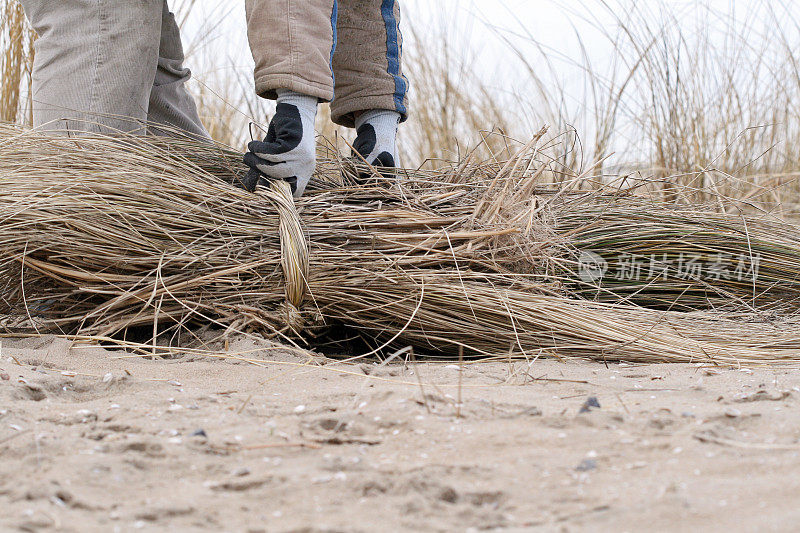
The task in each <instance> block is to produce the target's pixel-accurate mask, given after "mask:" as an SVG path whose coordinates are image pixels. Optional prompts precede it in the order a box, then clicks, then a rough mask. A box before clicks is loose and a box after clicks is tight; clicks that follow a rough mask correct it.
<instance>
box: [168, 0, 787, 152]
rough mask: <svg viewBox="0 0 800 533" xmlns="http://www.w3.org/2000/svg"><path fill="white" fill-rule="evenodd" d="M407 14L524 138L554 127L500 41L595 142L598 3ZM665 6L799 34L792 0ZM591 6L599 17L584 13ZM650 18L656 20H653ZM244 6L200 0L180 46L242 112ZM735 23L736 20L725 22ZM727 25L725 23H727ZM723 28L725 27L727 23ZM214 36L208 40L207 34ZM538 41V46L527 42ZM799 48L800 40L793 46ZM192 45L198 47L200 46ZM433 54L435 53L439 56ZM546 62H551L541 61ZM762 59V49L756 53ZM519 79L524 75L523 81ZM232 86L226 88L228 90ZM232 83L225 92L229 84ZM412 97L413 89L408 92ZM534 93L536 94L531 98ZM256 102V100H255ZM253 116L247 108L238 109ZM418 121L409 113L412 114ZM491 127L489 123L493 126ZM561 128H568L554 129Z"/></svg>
mask: <svg viewBox="0 0 800 533" xmlns="http://www.w3.org/2000/svg"><path fill="white" fill-rule="evenodd" d="M401 1H402V4H401V5H402V7H403V11H404V21H403V26H404V32H405V35H406V37H407V40H406V41H407V42H406V45H407V47H409V46H414V43H413V42H412V40H411V39H409V38H408V37H409V34H410V30H411V26H412V25H413V28H414V29H415V31H418V32H420V33H421V34H423V35H428V34H431V33H441V32H443V31H445V32H446V33H447V35H448V36H449V38H450V42H451V44H452V50H455V51H456V52H457V53H460V54H462V55H463V58H464V59H465V60H467V61H468V62H469V65H470V67H471V68H473V70H474V72H475V74H476V76H478V77H480V78H481V79H482V80H483V81H484V82H486V83H487V84H488V85H489V86H490V87H492V88H493V90H494V91H496V94H497V95H498V96H497V97H498V98H499V99H502V100H503V101H504V102H506V103H507V105H508V106H509V107H510V108H513V109H512V112H517V113H518V116H519V121H518V122H519V124H520V131H517V132H514V133H515V134H517V135H519V136H521V137H522V138H524V137H525V136H526V135H527V136H529V135H532V134H533V133H535V132H536V131H538V130H539V128H540V127H541V126H542V122H543V121H549V122H551V123H552V120H553V117H552V116H544V115H542V114H539V113H538V106H541V103H540V100H539V99H538V98H537V97H536V96H535V95H534V94H533V92H534V91H533V87H532V84H531V79H530V76H528V75H526V74H525V73H524V71H522V70H521V69H520V62H519V59H518V58H517V57H516V56H514V54H512V53H511V52H510V51H509V47H508V45H507V44H506V43H503V42H502V39H501V38H500V35H502V36H505V38H507V39H508V40H509V41H510V42H511V44H512V45H513V46H514V47H515V48H517V49H518V50H519V51H520V52H521V54H522V55H523V56H524V57H525V58H526V59H528V60H529V61H530V63H531V64H532V65H534V67H536V68H537V70H539V69H541V71H540V72H537V73H538V74H539V75H541V76H542V77H544V78H546V79H547V80H548V81H549V83H552V84H555V85H556V86H558V87H561V88H562V90H560V91H555V92H557V93H559V94H561V95H563V98H564V101H563V102H559V105H560V106H561V107H562V108H563V112H564V114H565V115H566V118H565V119H564V120H565V121H566V122H569V124H570V125H574V126H575V127H576V128H577V129H578V131H579V133H580V134H581V135H582V136H589V137H590V136H591V132H590V131H586V130H591V128H592V127H593V123H592V122H593V120H594V119H593V113H592V109H589V108H588V106H590V105H591V104H589V103H588V102H587V99H586V91H587V86H586V77H585V76H584V73H583V71H582V69H581V67H580V66H579V64H580V63H581V52H582V49H581V46H580V45H579V40H578V38H577V37H576V35H579V36H580V41H582V43H583V45H584V47H585V53H586V54H587V56H588V58H589V60H590V61H591V63H592V69H593V70H594V71H595V72H605V71H606V70H609V71H610V70H612V68H613V64H614V61H615V59H616V60H618V59H619V57H618V56H619V54H618V53H617V52H616V51H615V49H614V45H613V43H612V42H610V41H609V39H608V37H607V36H604V35H603V32H602V31H601V28H606V29H607V31H609V33H611V34H615V33H616V32H617V30H616V23H615V20H614V16H613V15H612V14H611V13H610V12H609V11H608V10H603V9H602V8H600V7H599V5H600V2H599V1H597V0H586V1H584V0H401ZM184 2H186V0H170V6H171V7H172V8H173V10H178V12H179V10H180V5H181V4H182V3H184ZM605 3H606V5H607V6H609V8H610V9H611V10H612V11H613V13H614V14H617V15H619V16H624V15H625V13H627V11H626V8H625V6H629V5H630V3H631V1H630V0H607V1H606V2H605ZM638 3H639V7H642V8H643V11H644V12H645V13H646V15H645V16H646V17H647V18H648V19H650V18H652V22H653V23H654V24H657V23H658V19H659V13H657V12H652V13H650V12H648V11H647V10H648V9H651V8H653V9H656V10H657V9H658V5H660V4H659V2H651V1H649V0H639V2H638ZM663 4H665V5H667V6H669V8H670V9H671V10H672V11H673V13H675V14H676V15H675V16H676V20H677V21H678V24H680V25H681V26H682V27H683V25H686V27H687V28H691V27H692V26H693V25H694V24H696V23H697V21H698V17H709V16H712V15H710V14H709V11H706V10H705V9H704V8H702V6H708V7H710V8H711V11H712V12H714V13H717V14H720V15H722V16H727V17H730V16H734V17H735V18H736V20H737V23H739V22H740V21H741V22H742V23H744V22H745V21H746V20H747V18H748V16H750V15H749V14H751V13H752V12H753V9H755V8H756V6H758V5H761V6H762V7H763V6H764V5H767V6H769V7H770V8H772V9H777V10H780V9H784V10H790V11H791V12H792V13H793V14H794V16H795V17H797V18H794V19H792V18H791V17H787V18H786V20H785V22H786V28H785V30H786V31H787V32H790V33H791V32H793V33H792V34H793V35H794V34H798V33H800V31H799V30H798V27H797V26H796V22H797V21H798V20H800V2H795V1H792V0H787V1H786V2H783V1H770V0H750V1H748V0H738V1H736V0H703V1H702V2H699V1H697V0H694V1H692V0H664V1H663ZM589 5H593V6H595V7H594V9H589V8H588V7H587V6H589ZM651 15H652V17H651ZM244 18H245V17H244V2H243V1H241V0H235V1H232V0H196V2H195V7H194V10H193V12H192V15H191V17H190V18H189V19H188V20H187V23H186V25H185V27H184V41H185V42H186V45H187V52H188V53H189V56H190V57H189V60H188V64H189V66H190V67H191V68H192V69H193V71H194V73H195V76H196V77H197V78H198V79H199V80H200V81H201V82H202V83H204V84H206V85H207V86H208V87H210V88H212V89H213V90H214V91H215V92H220V93H224V94H222V96H223V97H224V98H225V99H226V101H228V102H231V103H232V104H233V105H237V107H242V106H244V105H245V104H236V102H240V101H242V102H244V101H245V100H247V99H248V98H246V96H247V93H248V92H249V93H252V91H253V89H252V81H251V71H252V60H251V58H250V55H249V48H248V46H247V39H246V33H245V20H244ZM727 21H730V18H728V19H727ZM727 21H726V22H725V23H727ZM721 25H724V23H723V24H721ZM209 35H210V36H213V38H212V39H208V36H209ZM531 38H533V39H535V40H537V41H538V45H537V44H534V43H533V42H531ZM795 42H798V40H795ZM193 43H201V44H200V45H199V46H196V45H194V44H193ZM431 53H436V51H435V50H433V51H432V52H431ZM542 53H544V54H547V56H548V58H549V60H550V61H551V64H550V65H548V64H547V63H546V62H545V61H542V60H541V54H542ZM753 53H754V54H757V53H758V51H753ZM521 72H522V74H520V73H521ZM226 80H230V83H227V84H226ZM226 85H227V86H226ZM411 90H412V91H413V85H412V89H411ZM528 95H530V96H528ZM250 100H252V98H250ZM269 110H270V107H269V105H268V104H267V105H265V106H263V107H262V108H261V109H259V110H256V111H253V112H252V115H256V116H252V118H254V119H255V120H256V121H261V122H266V120H267V117H266V116H263V117H262V116H258V115H261V114H267V113H269ZM241 111H243V112H244V113H248V110H247V109H243V108H242V109H241ZM412 113H413V109H412ZM491 126H492V125H487V128H491ZM556 126H559V127H563V126H564V124H559V125H556Z"/></svg>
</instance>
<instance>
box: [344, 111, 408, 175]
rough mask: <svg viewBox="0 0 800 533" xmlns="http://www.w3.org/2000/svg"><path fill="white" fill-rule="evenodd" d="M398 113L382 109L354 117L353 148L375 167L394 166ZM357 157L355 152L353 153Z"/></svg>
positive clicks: (398, 121)
mask: <svg viewBox="0 0 800 533" xmlns="http://www.w3.org/2000/svg"><path fill="white" fill-rule="evenodd" d="M400 118H401V117H400V113H397V112H395V111H389V110H384V109H373V110H370V111H365V112H364V113H362V114H361V116H359V117H358V118H357V119H356V140H355V141H354V142H353V150H355V151H356V152H358V154H359V155H361V157H363V158H364V160H365V161H366V162H367V163H369V164H370V165H372V166H374V167H376V168H380V167H383V168H394V167H395V161H396V160H397V128H398V125H399V124H400ZM353 156H354V157H356V158H357V156H356V154H353Z"/></svg>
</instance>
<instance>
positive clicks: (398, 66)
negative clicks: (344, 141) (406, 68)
mask: <svg viewBox="0 0 800 533" xmlns="http://www.w3.org/2000/svg"><path fill="white" fill-rule="evenodd" d="M338 36H339V40H338V44H337V47H336V53H335V54H334V56H333V72H334V74H335V76H336V97H335V98H334V100H333V102H331V118H332V119H333V121H334V122H336V123H337V124H340V125H342V126H346V127H350V128H352V127H355V126H356V122H357V118H359V117H360V116H361V114H362V113H363V112H365V111H371V110H383V111H390V112H394V113H397V114H398V115H399V119H400V120H401V121H402V120H405V118H406V116H407V114H408V109H407V92H408V81H407V80H406V79H405V77H404V76H403V70H402V50H403V37H402V34H401V33H400V5H399V2H398V1H397V0H339V23H338ZM389 122H391V121H389ZM394 126H395V127H396V124H395V125H394Z"/></svg>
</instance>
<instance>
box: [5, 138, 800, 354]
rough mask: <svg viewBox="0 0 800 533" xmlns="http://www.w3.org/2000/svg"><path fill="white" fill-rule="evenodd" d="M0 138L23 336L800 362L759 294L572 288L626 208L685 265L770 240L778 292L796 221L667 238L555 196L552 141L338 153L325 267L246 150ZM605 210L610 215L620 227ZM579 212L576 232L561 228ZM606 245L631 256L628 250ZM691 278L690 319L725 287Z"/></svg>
mask: <svg viewBox="0 0 800 533" xmlns="http://www.w3.org/2000/svg"><path fill="white" fill-rule="evenodd" d="M0 139H2V140H1V141H0V191H2V193H0V213H3V218H2V221H1V222H2V225H3V228H4V231H3V235H2V237H0V270H2V271H3V272H4V278H5V279H12V280H16V281H15V282H13V283H11V286H10V291H9V292H7V293H6V294H7V297H6V300H7V301H6V309H5V312H4V313H3V314H4V315H6V316H7V318H6V320H5V322H4V323H5V327H6V330H7V331H10V332H12V333H14V332H19V331H22V330H27V331H31V329H33V328H34V327H35V328H39V329H40V331H45V330H47V331H52V330H53V329H55V330H57V331H59V330H60V331H61V332H63V333H65V334H77V335H79V336H81V337H86V336H95V337H96V338H108V337H110V336H112V335H115V334H118V333H120V332H122V331H124V330H125V329H126V328H129V327H131V326H145V325H146V326H147V327H148V328H150V327H152V330H153V331H154V332H158V333H160V335H161V337H160V341H159V342H163V341H164V339H169V336H170V335H173V336H175V335H177V334H178V333H179V332H180V333H181V334H182V335H184V336H185V335H189V336H191V331H192V328H193V327H196V326H198V325H208V324H217V325H219V326H222V327H225V328H227V329H228V330H229V331H243V332H258V333H262V334H265V335H267V336H272V337H278V338H280V339H282V340H284V341H286V342H290V343H295V344H302V343H304V342H311V343H312V345H313V339H314V338H315V336H317V335H320V334H323V333H325V332H329V331H330V330H331V329H337V328H341V327H346V328H348V330H350V331H355V332H358V333H359V334H360V335H361V336H362V337H363V339H364V340H365V341H366V342H367V343H368V344H370V345H371V346H373V347H374V348H375V352H376V353H378V352H379V351H381V350H383V349H390V348H391V349H396V348H402V347H404V346H409V345H410V346H414V347H415V348H416V350H417V351H418V353H427V354H431V355H444V356H455V355H459V354H463V355H467V356H483V357H526V358H535V357H539V356H558V357H568V356H582V357H592V358H600V359H604V360H615V359H623V360H628V361H682V362H685V361H696V362H715V363H729V364H737V363H758V362H770V363H777V362H783V363H795V362H796V361H797V360H798V358H800V329H798V327H797V324H796V323H795V319H794V318H793V316H792V314H791V313H787V314H783V315H779V314H776V313H774V312H765V311H763V310H762V306H761V301H762V300H759V299H755V300H753V299H746V298H745V296H744V295H742V297H741V298H740V299H741V300H747V301H746V302H744V304H742V305H738V306H736V307H735V308H732V310H729V311H727V312H723V311H720V310H711V311H707V312H699V311H695V312H689V313H687V312H679V311H675V310H656V309H649V308H646V307H644V306H641V305H636V304H635V303H632V302H631V301H630V299H629V298H627V297H628V296H629V294H627V293H626V292H625V291H620V295H618V296H613V295H614V293H613V292H606V295H607V297H606V300H607V301H608V303H598V302H591V301H589V300H587V299H583V298H580V297H578V295H577V294H576V293H575V291H574V290H572V289H571V288H570V285H574V284H576V283H579V282H580V272H579V271H577V270H574V269H573V270H572V271H570V269H568V268H566V269H565V268H563V266H564V265H569V264H574V262H575V261H576V252H577V249H576V244H580V243H581V242H582V240H581V239H584V240H585V239H587V237H586V236H585V235H583V234H582V233H581V231H582V230H583V231H587V232H589V233H591V230H592V229H593V228H597V227H598V224H597V221H601V224H600V226H602V225H603V224H602V222H603V221H608V222H609V223H608V224H606V226H607V228H613V226H614V221H615V220H617V219H618V217H620V216H622V213H624V214H625V216H627V217H628V219H629V226H628V229H629V230H630V233H631V234H633V235H636V234H637V232H636V231H635V229H634V228H635V226H636V225H637V224H640V223H641V224H642V226H643V227H648V226H649V227H650V228H651V231H650V232H649V235H650V238H649V240H648V241H646V242H647V243H648V245H649V246H652V247H656V248H658V249H660V250H664V251H667V252H669V253H677V252H679V251H680V250H683V249H684V248H685V247H686V246H691V245H693V246H697V247H700V248H703V247H707V246H708V244H707V243H708V239H709V236H708V235H707V233H708V232H711V233H713V232H716V233H714V235H715V236H716V241H715V242H716V244H715V246H716V248H717V249H718V250H721V251H726V252H730V253H732V254H733V253H739V252H741V249H742V247H743V246H745V245H746V244H743V243H746V242H748V237H746V236H744V235H746V234H748V235H751V237H750V238H749V241H750V242H751V243H757V244H758V246H760V248H758V249H759V250H760V251H761V252H763V253H764V254H766V255H769V254H772V255H769V260H770V262H771V264H773V263H774V265H776V266H774V267H773V268H772V269H771V270H768V271H767V272H768V273H767V274H765V275H763V276H761V275H760V274H758V275H756V274H755V273H754V277H753V279H752V280H751V281H752V283H753V284H754V285H755V286H756V287H757V289H758V290H759V291H761V290H763V291H764V292H766V293H770V290H771V289H770V287H771V286H772V285H773V283H774V279H773V278H774V277H775V276H781V279H780V281H781V282H785V287H788V288H789V290H791V289H792V287H793V286H794V284H795V283H796V279H797V270H796V265H797V264H798V262H797V261H796V258H798V257H800V246H797V244H796V243H797V238H798V236H799V234H798V232H797V230H796V228H794V226H791V225H787V224H784V225H780V226H769V224H770V223H769V222H767V221H757V220H751V219H748V218H742V217H740V216H739V215H730V216H727V217H724V216H723V215H719V214H717V215H714V216H715V217H716V219H715V223H714V224H707V223H706V222H705V220H704V219H703V217H702V216H701V214H700V212H699V211H697V212H694V214H693V215H692V216H686V217H685V218H684V219H679V221H680V223H673V222H671V221H669V220H666V221H662V223H661V231H657V229H658V228H655V229H654V228H653V227H652V226H653V224H655V223H656V222H654V221H657V220H659V219H660V217H648V216H647V215H646V214H642V212H641V209H640V206H639V205H637V203H636V202H635V201H626V200H625V199H624V198H620V197H614V196H603V195H588V196H587V195H586V194H582V193H580V194H574V193H572V194H570V193H566V192H565V191H564V190H561V189H557V188H553V187H551V186H547V187H541V186H540V185H539V183H538V181H537V180H538V176H540V175H541V172H542V168H543V166H546V164H547V163H546V161H547V158H544V160H542V159H539V158H538V157H537V155H536V154H537V151H536V149H535V147H534V146H527V147H522V149H521V150H520V152H519V153H518V156H517V158H516V159H512V160H510V161H508V162H506V163H504V164H503V165H502V166H501V167H498V166H497V164H496V163H495V162H493V161H490V162H482V163H481V162H469V161H467V162H463V163H461V164H460V165H455V166H451V167H444V168H442V169H441V170H439V171H402V172H401V173H400V175H399V176H397V177H392V178H384V177H375V178H372V179H369V180H366V181H363V180H359V179H357V178H356V176H357V175H358V173H359V169H357V168H355V167H354V166H353V164H352V163H351V162H349V161H347V160H345V159H341V158H338V157H336V158H331V159H328V160H326V161H325V162H324V163H323V165H322V168H321V170H320V172H319V174H318V177H317V179H316V180H315V182H314V183H313V185H312V188H311V190H310V191H309V194H308V195H307V196H306V197H304V198H303V199H301V200H299V201H298V202H297V205H296V208H297V213H299V215H300V218H301V220H302V224H303V227H304V230H305V237H306V240H307V242H308V246H309V254H308V258H309V266H308V270H307V273H306V271H305V269H303V268H300V269H299V270H298V269H295V270H292V269H291V268H289V269H288V270H287V267H286V264H285V263H283V261H284V259H285V257H286V253H285V248H282V242H281V237H284V239H285V238H286V236H287V232H286V231H285V229H284V230H281V228H280V225H281V221H282V220H284V221H285V220H287V219H286V215H285V214H284V216H283V217H281V216H280V215H279V213H280V210H281V204H280V202H281V197H280V195H278V194H276V193H275V192H274V191H272V190H270V189H266V190H261V191H260V192H259V193H258V194H256V195H251V194H249V193H246V192H243V191H241V190H239V189H237V188H235V187H233V186H232V185H230V184H229V183H226V181H232V180H234V179H235V177H236V176H239V175H241V173H242V172H243V171H244V169H243V168H242V165H241V164H240V163H239V155H238V153H237V152H235V151H231V150H229V149H226V148H224V147H221V146H218V147H214V148H210V147H209V146H208V145H204V144H196V143H194V142H192V141H189V140H167V139H147V138H122V139H119V138H117V139H111V138H105V137H86V138H80V139H78V138H75V139H64V138H52V137H47V136H43V135H41V134H38V133H35V132H31V131H26V130H23V129H17V128H4V129H3V131H2V132H0ZM34 145H35V146H36V147H37V150H36V152H35V153H36V155H35V156H34V155H33V154H34V152H33V151H32V150H31V147H32V146H34ZM111 154H114V159H115V161H116V162H117V163H116V164H115V165H114V166H113V168H112V167H109V165H108V164H107V162H108V160H109V157H110V156H111ZM54 161H58V165H57V168H54V166H53V162H54ZM543 161H545V162H544V163H543ZM363 170H366V169H360V171H363ZM531 198H534V199H536V201H534V202H531V201H527V200H530V199H531ZM526 199H527V200H526ZM602 206H606V207H607V208H609V209H610V210H611V215H610V216H609V217H608V219H606V218H605V217H604V215H603V214H602V209H600V211H598V208H599V207H602ZM664 214H665V215H667V216H668V215H669V212H667V211H664ZM678 214H679V213H676V215H678ZM289 216H291V214H290V215H289ZM592 219H593V220H592ZM562 220H563V221H566V222H563V223H564V224H566V226H568V227H569V229H567V230H564V228H559V223H560V222H559V221H562ZM576 220H584V222H583V223H578V222H576ZM746 228H753V229H752V230H751V229H746ZM770 228H772V229H775V228H779V229H780V230H781V231H782V232H783V233H784V235H785V236H784V238H783V240H782V241H781V242H780V243H779V245H775V246H774V247H773V248H769V247H768V246H766V244H765V243H761V241H760V239H762V238H763V234H764V233H765V232H768V231H770ZM607 231H608V232H609V234H611V235H613V231H612V230H610V229H607ZM737 233H738V234H739V235H740V237H739V239H738V240H736V239H734V238H733V236H734V235H736V234H737ZM575 235H578V238H577V240H573V236H575ZM714 235H711V237H713V236H714ZM657 236H658V237H657ZM695 236H699V237H698V239H696V240H695ZM657 238H658V239H659V240H658V242H656V239H657ZM289 239H290V241H291V242H296V241H295V240H296V239H298V237H297V236H296V235H295V236H294V237H289ZM793 243H794V244H793ZM284 245H285V242H284ZM298 245H299V246H303V245H302V242H299V243H298ZM606 246H607V248H606V249H607V250H614V249H624V248H625V247H624V246H619V245H618V244H617V243H615V242H614V241H613V239H611V240H610V242H609V243H608V244H607V245H606ZM754 246H755V245H754ZM596 249H599V248H596ZM773 252H774V253H773ZM297 271H299V272H303V275H304V276H306V278H305V291H306V295H307V296H306V298H305V301H304V302H303V305H302V306H300V308H299V309H297V308H296V307H295V306H294V305H287V292H286V279H287V277H286V272H297ZM681 283H683V284H684V285H685V287H684V292H685V294H686V296H685V298H686V300H685V302H684V301H683V300H682V298H684V296H682V295H680V294H677V295H675V296H674V304H675V305H676V306H678V307H681V306H682V307H683V308H691V307H693V306H694V305H695V302H696V301H697V298H698V293H699V292H700V291H703V290H707V287H706V284H705V283H704V282H703V281H702V280H697V282H696V283H692V280H691V279H688V280H681ZM584 289H585V288H584ZM596 289H597V288H596ZM611 289H613V287H612V288H611ZM611 289H602V290H605V291H610V290H611ZM659 289H660V287H658V286H656V287H652V286H648V284H647V283H645V284H643V285H642V286H641V287H640V288H639V293H640V297H641V299H642V300H643V301H646V300H647V298H648V294H649V291H651V290H652V291H655V294H656V295H658V296H659V297H661V298H663V294H661V293H660V292H658V291H659ZM737 291H739V292H741V291H740V287H739V285H738V282H736V280H733V281H732V282H726V281H725V280H719V281H718V283H717V284H716V285H715V287H714V291H713V295H714V297H716V298H717V299H718V300H720V301H721V300H722V297H721V294H723V293H731V294H736V293H737ZM745 292H746V291H745ZM609 295H611V296H613V297H611V296H609ZM709 298H710V299H711V300H712V301H713V298H711V297H709ZM652 299H656V298H652ZM763 300H764V301H765V302H768V303H769V302H771V300H770V298H768V297H766V296H765V297H764V298H763ZM727 301H728V302H729V303H730V304H731V306H732V305H733V304H736V303H739V302H737V301H736V299H735V298H729V299H728V300H727ZM295 303H299V302H295ZM766 307H767V308H769V305H767V306H766ZM11 317H13V318H11ZM12 320H13V322H12ZM184 339H185V337H184ZM154 342H155V341H154Z"/></svg>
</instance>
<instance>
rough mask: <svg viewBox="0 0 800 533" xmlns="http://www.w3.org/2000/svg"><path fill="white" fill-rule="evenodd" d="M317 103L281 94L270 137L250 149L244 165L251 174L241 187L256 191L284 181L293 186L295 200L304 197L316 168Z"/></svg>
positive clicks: (300, 96)
mask: <svg viewBox="0 0 800 533" xmlns="http://www.w3.org/2000/svg"><path fill="white" fill-rule="evenodd" d="M317 102H318V100H317V99H316V98H314V97H312V96H306V95H304V94H300V93H296V92H293V91H279V92H278V107H277V109H276V111H275V116H274V117H272V121H271V122H270V124H269V129H268V130H267V137H266V138H265V139H264V140H263V141H253V142H251V143H250V144H249V145H247V149H248V152H247V153H246V154H245V155H244V163H245V164H246V165H247V166H249V167H250V172H248V174H247V176H246V177H245V178H244V179H243V180H242V183H241V185H242V186H243V187H244V188H245V189H247V190H249V191H254V190H255V188H256V186H257V185H258V184H259V183H261V182H263V181H264V180H265V179H270V178H271V179H282V180H285V181H287V182H288V183H289V184H290V185H291V186H292V193H293V194H294V196H295V198H299V197H300V196H302V194H303V192H304V191H305V190H306V186H307V185H308V182H309V180H310V179H311V176H312V174H314V169H315V168H316V155H317V154H316V148H317V144H316V136H315V133H314V121H315V119H316V117H317Z"/></svg>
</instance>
